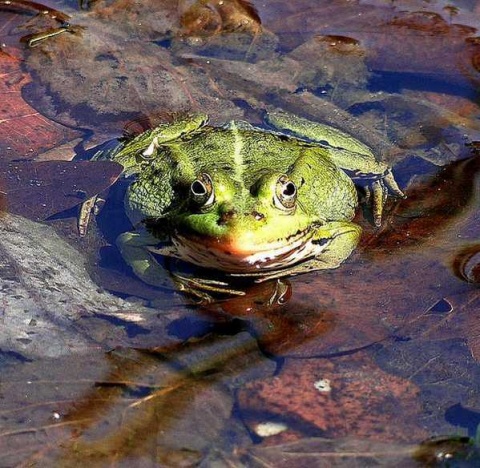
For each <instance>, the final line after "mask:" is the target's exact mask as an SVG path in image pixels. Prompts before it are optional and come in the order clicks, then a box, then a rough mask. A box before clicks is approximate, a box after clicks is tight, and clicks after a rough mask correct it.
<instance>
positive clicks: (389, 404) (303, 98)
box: [0, 0, 480, 466]
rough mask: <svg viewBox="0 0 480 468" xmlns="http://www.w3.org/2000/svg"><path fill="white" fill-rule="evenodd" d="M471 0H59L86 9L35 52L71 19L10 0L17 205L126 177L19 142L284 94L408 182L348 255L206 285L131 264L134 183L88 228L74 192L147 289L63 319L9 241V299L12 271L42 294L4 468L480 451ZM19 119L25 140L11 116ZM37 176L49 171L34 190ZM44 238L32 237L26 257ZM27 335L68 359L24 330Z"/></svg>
mask: <svg viewBox="0 0 480 468" xmlns="http://www.w3.org/2000/svg"><path fill="white" fill-rule="evenodd" d="M465 3H466V2H463V3H462V4H461V5H460V4H459V5H458V6H456V3H455V5H447V4H446V3H445V2H440V1H436V2H428V4H426V3H425V2H400V1H399V2H391V3H390V4H389V5H385V2H380V3H379V2H374V1H372V2H359V3H358V4H357V3H355V2H348V4H347V3H345V2H336V1H334V2H323V1H315V2H312V1H308V0H302V1H299V2H293V3H292V2H284V1H274V2H267V3H262V4H260V3H259V2H256V4H255V6H252V5H251V4H250V3H247V2H243V1H239V0H238V1H235V0H232V1H222V2H217V1H210V2H189V3H188V4H185V5H180V6H179V4H178V2H163V4H162V6H159V5H157V3H155V2H142V3H141V4H138V3H135V2H129V1H124V2H116V1H111V2H110V1H109V2H82V8H84V9H83V10H80V9H75V8H76V7H75V5H74V3H73V2H69V3H68V6H67V7H63V6H62V5H58V4H57V3H56V2H49V5H50V6H52V7H54V8H57V9H59V10H61V9H62V8H65V11H66V12H68V14H69V15H70V16H71V19H70V20H69V21H71V23H72V24H75V25H78V26H81V27H85V29H84V30H83V31H82V32H81V33H79V34H61V35H60V36H56V37H48V38H47V39H46V40H45V41H42V42H41V43H39V44H38V46H37V47H36V48H35V49H32V50H31V51H28V50H26V49H21V48H19V47H18V43H19V41H18V40H19V39H20V37H22V36H25V35H27V34H38V32H39V31H47V36H48V35H49V34H48V31H50V30H51V28H53V27H57V28H58V26H59V25H58V21H59V20H60V21H65V18H66V17H64V16H62V15H57V17H56V18H53V16H55V15H53V14H44V15H43V16H42V15H40V16H41V17H38V18H37V17H35V15H36V14H37V12H38V11H39V7H38V5H35V4H31V3H29V2H8V3H7V2H2V1H0V7H2V9H1V10H0V20H1V19H5V21H3V22H0V24H2V29H0V34H3V35H5V37H6V39H5V42H2V50H1V54H0V71H1V72H2V74H3V75H2V76H5V77H6V79H5V80H4V81H3V82H2V83H1V84H0V93H1V94H2V96H3V97H4V102H5V103H6V104H5V109H3V108H2V109H1V112H3V114H2V115H1V119H0V148H1V149H2V158H4V159H5V165H4V166H2V167H4V169H2V175H3V177H4V180H3V181H1V187H0V189H1V190H2V192H4V193H2V198H1V200H2V206H3V202H4V201H5V202H6V206H7V207H9V206H11V207H14V206H15V207H17V208H18V210H17V211H16V212H18V213H22V214H24V215H28V216H29V217H30V218H34V219H43V218H44V217H45V216H50V215H51V214H53V212H61V211H62V210H68V209H71V208H72V207H74V206H75V205H76V204H77V203H78V200H77V199H73V198H75V196H78V197H80V198H82V197H86V196H87V194H88V196H90V195H92V194H94V192H100V191H102V190H104V189H106V188H107V187H108V186H109V185H110V182H112V181H113V179H114V178H115V177H116V176H117V173H116V172H115V171H116V169H115V168H113V167H108V166H104V167H103V166H102V169H101V170H100V166H98V167H97V169H93V168H92V166H87V165H85V166H83V165H79V166H78V167H81V168H82V171H83V174H82V182H81V183H78V184H79V187H77V180H76V177H77V176H76V175H74V174H75V171H74V170H73V169H71V168H67V165H68V163H62V164H58V163H52V162H48V161H47V162H46V163H45V164H44V165H41V166H39V165H38V164H40V163H38V162H37V163H28V164H29V165H28V167H27V166H26V165H23V166H22V165H19V164H17V163H16V162H11V163H10V164H7V162H8V161H12V160H15V159H16V158H18V159H30V158H32V156H34V157H37V156H38V154H37V151H38V152H40V151H41V150H43V149H45V148H46V147H48V146H56V145H61V144H63V143H65V140H66V139H68V138H70V139H74V138H77V137H79V135H80V136H81V137H82V141H81V142H79V141H76V142H75V143H73V144H71V145H70V148H75V151H76V152H77V153H82V151H85V149H88V147H90V146H94V145H95V144H97V143H99V142H102V141H105V140H108V139H109V138H111V137H112V133H114V134H115V136H118V133H119V129H120V128H121V127H122V125H123V123H125V122H127V121H129V120H130V119H131V118H132V117H135V116H136V115H137V114H138V113H141V114H143V115H153V114H156V113H157V114H158V113H159V112H160V113H161V112H178V111H185V110H191V109H194V110H202V111H206V112H208V113H210V114H211V115H212V120H213V121H214V122H225V121H228V120H230V119H232V118H236V119H239V118H243V119H246V120H249V121H252V122H257V121H258V119H259V117H260V115H261V113H262V112H263V110H264V109H271V108H273V107H280V108H282V109H284V110H287V111H290V112H294V113H298V114H302V115H304V116H307V117H309V118H311V119H319V120H322V121H325V122H326V123H330V124H333V125H337V126H340V127H341V128H343V129H344V130H348V131H351V132H353V133H354V134H355V136H358V137H359V138H360V139H362V140H363V141H365V142H366V143H368V144H369V145H370V146H371V147H372V148H374V149H375V151H376V153H377V154H378V155H381V156H382V157H383V158H384V159H385V160H386V161H388V162H389V164H391V165H393V166H394V167H395V174H396V176H397V177H398V180H399V181H400V183H401V186H402V188H405V189H406V192H407V194H408V198H407V199H406V200H396V201H395V200H390V201H389V202H388V204H387V205H386V207H385V212H386V215H385V220H384V223H383V225H382V227H381V228H380V229H375V228H374V227H373V226H372V224H371V223H370V222H369V220H368V219H369V214H368V210H363V211H364V213H362V212H361V211H362V210H360V212H359V214H358V216H357V218H356V221H358V222H359V223H360V224H361V225H362V227H363V229H364V236H363V239H362V243H361V245H360V247H359V249H358V250H357V251H356V252H355V253H354V255H353V256H352V257H351V258H350V259H349V260H348V261H347V262H345V263H344V264H343V265H342V266H341V267H340V268H339V269H336V270H331V271H324V272H319V273H315V274H309V275H302V276H299V277H295V278H291V279H288V280H281V281H270V282H266V283H264V284H250V283H241V284H240V286H241V287H242V288H244V290H245V295H244V296H238V297H225V296H224V297H222V298H220V299H219V300H216V301H213V302H211V303H205V304H197V303H192V302H190V301H189V300H188V299H187V298H185V297H181V296H179V295H172V292H168V291H165V290H161V289H155V288H151V287H148V286H146V285H145V284H141V283H140V282H139V281H138V280H137V279H135V278H133V277H132V276H131V274H130V272H129V271H128V269H127V268H126V266H125V264H124V263H122V260H121V258H120V257H119V255H118V251H117V250H116V248H115V246H114V245H113V244H114V242H113V239H114V238H115V236H116V233H115V235H112V234H111V233H109V232H108V230H109V229H110V230H113V231H115V230H118V229H121V228H122V226H123V225H122V222H123V219H124V218H123V216H124V213H123V204H122V202H121V201H120V202H114V201H108V202H107V206H106V207H105V211H104V212H103V213H102V216H101V217H100V218H99V219H98V220H97V222H95V221H93V222H92V226H91V227H90V228H89V233H88V235H87V236H86V238H85V239H79V238H78V236H77V235H76V234H75V227H74V225H75V221H74V218H73V216H72V213H71V212H69V211H65V212H64V213H63V214H62V215H59V216H58V217H57V218H58V219H57V220H55V221H54V222H53V225H54V226H55V227H56V229H57V230H58V231H59V232H62V233H63V234H64V235H66V236H67V237H68V238H69V239H70V241H71V242H72V243H73V244H74V245H75V246H76V247H77V249H78V250H79V251H80V252H82V253H85V254H86V255H88V258H89V261H90V263H89V268H90V270H91V272H92V273H93V274H94V275H95V278H96V279H98V283H99V284H100V285H101V286H102V287H104V288H106V289H108V290H110V291H112V292H114V293H115V294H116V295H117V296H118V297H121V298H126V299H128V301H125V302H122V307H123V308H122V309H121V311H122V314H119V313H118V312H119V310H120V306H119V305H118V307H119V310H117V311H116V314H114V313H112V306H111V305H110V303H109V306H108V307H109V308H107V305H106V303H105V304H104V306H103V307H104V308H105V310H101V307H102V306H101V305H100V306H98V304H95V307H97V308H95V309H93V305H92V303H91V301H93V300H92V299H85V302H84V304H82V305H81V306H79V305H78V304H77V303H76V302H75V303H74V302H72V310H71V311H69V313H70V315H68V317H65V319H61V318H59V317H57V316H55V317H53V318H52V317H48V316H47V315H48V314H46V313H45V310H47V308H48V307H47V306H46V305H45V304H46V303H45V302H42V301H43V298H44V297H45V294H44V293H45V289H48V286H46V287H44V286H42V285H43V284H45V283H40V282H35V281H30V282H28V281H27V280H29V279H30V278H31V276H32V272H31V271H29V268H28V265H27V267H25V266H22V268H19V267H18V265H19V264H20V263H18V264H14V263H12V262H11V261H10V260H9V261H10V263H8V262H7V259H10V258H11V257H12V252H11V250H8V249H12V247H11V246H12V245H13V244H12V243H10V244H5V243H1V242H0V249H1V250H2V252H5V255H4V256H3V257H4V258H5V261H3V260H2V262H3V263H1V265H0V267H1V273H2V274H1V275H0V276H1V278H2V279H1V281H2V283H1V286H2V294H4V295H3V296H2V301H3V303H4V304H6V306H5V310H6V311H7V313H8V314H12V313H13V312H12V308H11V307H7V306H8V305H9V300H10V299H11V297H12V295H15V296H18V294H17V293H15V292H12V291H18V290H16V289H13V286H12V284H17V283H18V284H26V283H28V285H29V288H25V290H22V291H26V292H22V294H25V295H27V294H29V295H30V296H29V297H28V298H27V299H28V301H27V300H26V299H25V302H24V304H27V303H28V304H30V306H29V307H32V308H35V310H34V311H32V310H29V311H28V312H29V315H28V320H29V324H28V325H29V327H31V328H30V329H29V330H30V333H25V334H21V335H20V334H18V333H17V331H16V330H15V333H17V334H14V333H13V331H12V332H11V334H8V330H5V328H6V327H3V329H2V330H1V332H2V335H1V336H2V341H1V342H0V349H2V354H0V366H1V367H2V379H1V383H0V385H1V386H0V392H1V396H2V399H1V400H0V421H2V422H1V424H0V425H1V429H0V448H1V452H2V457H3V458H4V459H5V463H6V466H13V465H17V464H21V463H23V464H25V463H31V464H38V465H48V464H56V465H59V466H73V465H77V466H78V465H79V464H84V463H85V462H86V461H87V462H89V463H92V464H93V465H95V466H104V465H106V464H113V465H120V466H122V465H125V466H127V465H132V464H134V465H136V464H141V463H144V464H146V465H157V466H177V465H185V464H187V465H192V464H199V463H203V464H205V465H209V464H213V463H218V464H225V465H230V466H231V465H232V464H233V465H239V464H240V463H246V464H252V465H255V464H259V463H267V462H268V463H270V464H271V465H272V466H283V465H282V463H283V464H285V463H289V464H290V466H291V465H295V463H297V466H303V465H302V464H300V465H298V463H299V460H304V461H305V463H304V464H305V466H307V465H311V464H314V463H317V462H318V457H319V454H321V456H322V458H323V459H325V460H328V459H329V458H328V457H332V456H333V457H334V458H335V457H336V458H335V459H336V460H337V461H338V460H339V459H340V458H339V457H340V456H341V457H342V460H343V461H344V463H345V465H348V464H352V463H356V462H359V463H360V462H363V463H366V464H367V465H368V464H369V463H370V464H372V463H374V462H378V461H380V462H383V463H384V464H387V465H388V464H389V462H391V463H392V464H393V463H394V462H395V463H397V465H398V466H402V463H403V466H405V464H409V463H411V460H412V457H415V458H416V459H417V460H420V461H421V462H422V463H430V464H432V463H434V462H442V463H443V462H445V460H446V458H448V457H447V456H448V455H449V454H452V456H453V457H454V458H453V460H454V461H455V462H457V461H458V462H459V464H461V463H464V465H461V466H476V465H478V457H479V454H478V440H477V439H475V431H476V427H477V425H478V413H479V411H480V390H479V389H480V385H478V382H479V380H480V368H479V366H478V359H479V358H480V339H479V336H480V326H479V323H480V322H479V320H478V310H479V305H480V304H479V296H478V279H479V247H478V246H479V238H478V235H479V232H480V230H479V216H478V205H479V193H480V191H479V185H478V183H479V182H478V170H479V162H478V161H479V158H478V154H477V152H478V151H477V146H478V142H477V140H478V124H477V121H476V119H477V117H478V105H477V100H478V96H477V92H478V91H477V86H476V85H477V83H478V66H477V65H478V63H477V62H478V56H479V42H478V38H477V37H476V36H477V31H476V29H475V28H474V27H473V25H474V24H478V19H479V18H480V9H479V8H478V6H476V5H470V6H465ZM89 8H90V9H89ZM32 9H33V10H34V11H33V10H32ZM32 11H33V15H32V14H31V12H32ZM42 11H43V10H42ZM51 11H53V10H51ZM29 12H30V13H29ZM19 13H21V14H19ZM3 25H5V26H3ZM9 28H10V29H9ZM35 37H38V36H35ZM20 65H21V66H20ZM27 67H28V70H30V71H31V72H32V80H33V82H32V84H28V83H27V81H28V75H27V74H26V73H27ZM7 78H8V79H7ZM24 99H27V100H28V101H29V104H30V105H31V106H34V107H35V108H38V109H39V111H40V112H42V114H44V115H46V116H48V117H50V118H51V119H55V122H56V123H55V124H52V123H51V122H50V121H48V120H47V118H45V117H43V116H40V117H39V114H37V113H36V111H35V112H33V111H31V110H28V108H26V107H23V106H26V103H25V101H24ZM30 109H32V108H30ZM33 114H35V115H36V117H33V116H32V115H33ZM35 119H36V120H35ZM13 120H15V122H17V123H16V124H15V125H17V127H16V128H18V122H21V124H23V128H25V135H23V138H18V131H17V133H15V132H14V130H13V128H14V127H13V126H11V125H10V126H9V127H8V129H7V127H6V126H3V127H2V125H4V123H5V125H7V124H8V122H10V123H11V121H13ZM40 121H41V122H40ZM62 125H63V126H62ZM67 127H68V128H74V129H82V133H78V132H77V130H75V132H73V131H71V130H68V131H67V130H65V129H66V128H67ZM29 129H34V130H32V131H30V132H29ZM71 132H73V133H71ZM15 135H17V136H15ZM88 138H90V140H88ZM467 143H468V144H467ZM7 148H8V149H7ZM30 149H33V151H30ZM57 154H58V153H57ZM42 157H43V158H46V156H42ZM25 164H27V163H25ZM42 164H43V163H42ZM88 164H90V163H88ZM92 164H93V163H92ZM15 167H17V169H15ZM18 168H21V171H22V172H21V173H20V172H19V169H18ZM59 168H60V169H62V170H65V171H66V174H67V175H66V176H65V177H63V178H62V177H60V175H59V174H58V170H57V169H59ZM27 169H28V170H27ZM16 171H17V172H16ZM27 172H28V174H27ZM25 174H27V176H24V175H25ZM58 179H60V181H61V183H59V180H58ZM106 179H108V181H107V182H105V180H106ZM22 181H23V182H22ZM32 181H34V182H35V184H37V183H39V184H40V185H35V184H34V185H35V187H33V186H32V187H33V188H30V189H29V190H31V191H27V190H26V188H28V186H30V185H31V182H32ZM62 184H63V185H62ZM42 186H44V187H47V189H45V191H41V192H39V191H38V190H40V189H41V188H42ZM39 187H40V188H39ZM42 190H43V189H42ZM115 190H117V189H115V188H114V189H113V190H112V193H111V195H113V194H114V193H113V192H114V191H115ZM60 194H61V195H60ZM72 194H73V195H72ZM80 198H79V199H80ZM113 198H115V197H113ZM39 201H41V203H40V204H41V208H40V207H39V205H38V202H39ZM11 211H14V210H13V209H12V210H11ZM7 228H8V226H7ZM99 228H100V229H99ZM10 229H11V228H10ZM45 232H47V231H45ZM20 237H21V236H20V234H19V239H20ZM29 239H37V238H34V237H32V236H30V237H29ZM19 242H20V241H19ZM33 242H38V243H39V244H40V241H39V240H35V241H31V243H33ZM6 245H8V246H9V247H6ZM32 247H33V248H35V247H37V249H38V250H40V249H39V247H38V246H36V245H33V246H31V245H28V243H27V242H25V243H24V244H18V245H17V247H16V248H17V250H16V251H15V252H14V255H13V257H15V255H16V256H17V257H18V258H20V256H22V252H25V251H26V250H28V249H30V248H32ZM99 250H100V251H101V256H100V259H99V257H98V251H99ZM7 263H8V265H7ZM22 265H23V264H22ZM31 265H33V264H31ZM7 267H8V268H7ZM31 268H33V267H32V266H31V267H30V270H31ZM65 268H66V267H65ZM42 271H45V273H44V276H45V277H47V279H48V275H49V274H51V275H52V276H53V273H52V271H53V270H49V269H48V268H45V270H42ZM47 284H48V283H47ZM35 285H37V288H42V290H41V291H38V290H37V291H36V290H35ZM39 285H40V286H39ZM51 287H52V289H53V288H54V287H57V288H58V287H59V286H58V283H55V284H54V285H53V283H52V285H51ZM78 287H79V288H80V287H81V285H80V283H79V284H78ZM72 289H73V288H72ZM79 291H80V290H79ZM79 291H77V292H75V291H74V290H72V293H73V294H79ZM85 297H88V296H85ZM95 297H102V296H101V295H100V296H95ZM39 298H42V300H40V299H39ZM16 300H19V301H21V300H23V297H22V298H18V297H16ZM62 300H63V301H66V299H62ZM31 304H36V306H35V307H34V306H32V305H31ZM53 305H54V304H53ZM48 306H49V307H51V306H52V304H48ZM98 307H100V310H99V309H98ZM145 310H148V313H145ZM15 314H17V316H18V320H19V321H21V317H23V315H22V314H25V311H24V310H22V309H21V307H19V308H18V309H15ZM32 314H33V317H32ZM25 316H26V315H25ZM8 318H9V317H5V316H3V315H0V319H1V320H2V323H4V322H5V323H11V322H9V321H8V320H7V319H8ZM48 320H50V322H48ZM3 321H4V322H3ZM45 323H48V324H49V327H48V328H49V330H50V332H51V333H57V334H56V335H52V334H51V335H48V337H49V339H48V340H44V341H41V340H40V341H39V338H38V336H40V332H39V331H38V329H35V328H34V327H35V326H36V324H42V326H44V324H45ZM35 330H36V333H35ZM65 330H68V331H69V333H70V334H69V335H68V336H69V337H71V336H72V335H73V336H75V334H78V336H80V335H81V338H82V341H81V343H80V338H79V340H78V341H79V343H78V346H77V347H76V348H75V352H72V354H70V355H65V354H62V355H58V354H57V355H55V354H53V353H52V352H51V350H52V349H53V346H52V343H51V341H52V339H51V338H50V337H51V336H56V337H57V339H58V341H59V342H60V341H61V340H63V339H64V337H65V336H66V335H62V333H61V332H62V331H65ZM69 339H70V340H71V338H69ZM35 340H37V341H35ZM27 341H28V342H32V343H35V344H36V347H37V349H38V348H39V347H40V348H41V347H42V346H44V347H45V350H46V352H45V355H48V356H51V357H50V358H45V359H39V358H38V357H34V356H38V353H37V354H35V355H34V354H32V355H29V354H28V352H26V351H22V352H20V351H19V350H20V349H22V350H23V349H24V348H20V344H25V343H26V342H27ZM66 343H67V344H66V345H65V346H63V347H62V348H61V349H66V348H67V347H68V346H71V345H72V341H66ZM47 349H48V353H47ZM59 349H60V347H59ZM62 352H63V353H64V351H62ZM459 434H461V435H459ZM433 436H435V438H433V439H432V438H431V437H433ZM422 440H425V442H424V443H422V444H421V445H420V446H419V447H418V448H417V445H416V444H419V443H420V442H421V441H422ZM271 447H273V448H275V451H272V450H271V449H270V448H271ZM293 453H294V454H295V458H292V457H293V455H292V454H293ZM332 454H333V455H332ZM339 454H340V455H339ZM285 460H286V461H285ZM312 462H313V463H312ZM2 463H3V461H2ZM459 466H460V465H459Z"/></svg>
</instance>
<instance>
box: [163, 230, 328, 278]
mask: <svg viewBox="0 0 480 468" xmlns="http://www.w3.org/2000/svg"><path fill="white" fill-rule="evenodd" d="M313 235H314V229H313V228H312V227H309V228H307V229H304V230H299V231H297V232H296V233H294V234H292V235H290V236H288V237H286V238H284V239H277V240H273V241H271V242H262V243H259V242H255V241H254V240H253V237H252V235H249V234H248V233H247V234H246V235H244V236H241V235H240V236H230V237H228V238H225V239H222V238H218V237H208V236H199V235H182V234H179V233H178V232H177V233H174V234H173V235H172V243H173V245H174V247H175V250H176V252H175V253H174V255H175V256H176V257H178V258H181V259H182V260H184V261H187V262H190V263H193V264H195V265H199V266H202V267H205V268H215V269H219V270H222V271H226V272H230V273H247V272H249V273H254V272H256V271H259V270H276V269H280V268H284V267H288V266H291V265H294V264H296V263H298V262H300V261H303V260H305V259H307V258H311V257H313V256H315V255H317V254H318V253H319V252H320V251H321V250H323V248H324V246H323V245H322V243H317V242H313Z"/></svg>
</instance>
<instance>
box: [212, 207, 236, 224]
mask: <svg viewBox="0 0 480 468" xmlns="http://www.w3.org/2000/svg"><path fill="white" fill-rule="evenodd" d="M236 216H237V213H236V212H235V210H228V211H225V213H222V214H221V215H220V218H219V219H218V221H217V224H219V225H220V226H221V225H223V224H227V223H228V221H230V220H231V219H233V218H235V217H236Z"/></svg>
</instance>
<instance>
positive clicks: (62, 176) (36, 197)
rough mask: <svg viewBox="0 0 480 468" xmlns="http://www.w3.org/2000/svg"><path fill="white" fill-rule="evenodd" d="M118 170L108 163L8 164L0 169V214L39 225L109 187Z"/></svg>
mask: <svg viewBox="0 0 480 468" xmlns="http://www.w3.org/2000/svg"><path fill="white" fill-rule="evenodd" d="M121 172H122V166H120V165H119V164H117V163H114V162H111V161H95V162H89V161H79V162H67V161H45V162H21V161H19V162H12V163H8V164H3V165H0V190H1V197H0V200H1V203H2V209H3V211H7V212H9V213H14V214H18V215H21V216H25V217H26V218H29V219H32V220H34V221H41V220H45V219H46V218H49V217H50V216H53V215H55V214H57V213H60V212H61V211H65V210H68V209H70V208H73V207H74V206H77V205H79V204H80V203H82V202H84V201H85V200H87V199H88V198H91V197H93V196H94V195H97V194H98V193H100V192H103V191H104V190H106V189H107V188H108V187H110V185H112V184H113V183H114V182H115V181H116V180H117V178H118V176H119V175H120V174H121Z"/></svg>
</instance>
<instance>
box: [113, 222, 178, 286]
mask: <svg viewBox="0 0 480 468" xmlns="http://www.w3.org/2000/svg"><path fill="white" fill-rule="evenodd" d="M116 243H117V247H118V249H119V250H120V253H121V254H122V257H123V259H124V260H125V262H126V263H127V264H128V265H129V266H130V267H131V268H132V270H133V272H134V273H135V275H136V276H137V277H139V278H140V279H141V280H142V281H143V282H145V283H147V284H149V285H151V286H156V287H164V288H169V289H173V282H172V280H171V278H170V277H169V275H168V273H167V272H166V271H165V269H164V268H162V266H161V265H160V264H159V263H158V262H157V260H156V259H155V257H154V255H153V254H152V253H151V252H150V251H149V247H154V246H157V245H158V244H159V240H158V239H157V238H156V237H154V236H153V235H151V234H150V233H148V232H147V231H138V232H137V231H128V232H124V233H123V234H120V235H119V236H118V237H117V241H116Z"/></svg>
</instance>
